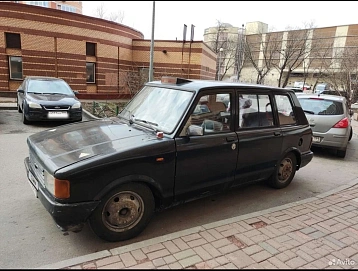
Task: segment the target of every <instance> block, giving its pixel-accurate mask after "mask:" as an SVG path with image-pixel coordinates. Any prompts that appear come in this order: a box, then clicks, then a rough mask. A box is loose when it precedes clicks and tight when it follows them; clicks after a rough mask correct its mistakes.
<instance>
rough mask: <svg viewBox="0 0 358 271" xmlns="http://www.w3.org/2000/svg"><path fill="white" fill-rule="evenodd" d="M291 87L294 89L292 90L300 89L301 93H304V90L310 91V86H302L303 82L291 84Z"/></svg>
mask: <svg viewBox="0 0 358 271" xmlns="http://www.w3.org/2000/svg"><path fill="white" fill-rule="evenodd" d="M293 87H294V88H300V89H302V90H303V91H304V90H310V89H311V86H310V85H307V84H303V82H295V83H294V84H293Z"/></svg>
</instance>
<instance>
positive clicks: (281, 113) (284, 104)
mask: <svg viewBox="0 0 358 271" xmlns="http://www.w3.org/2000/svg"><path fill="white" fill-rule="evenodd" d="M275 100H276V105H277V112H278V118H279V123H280V125H290V124H295V123H296V117H295V114H294V111H293V106H292V103H291V100H290V98H289V97H288V96H287V95H279V94H277V95H275Z"/></svg>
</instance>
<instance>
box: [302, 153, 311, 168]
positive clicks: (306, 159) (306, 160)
mask: <svg viewBox="0 0 358 271" xmlns="http://www.w3.org/2000/svg"><path fill="white" fill-rule="evenodd" d="M312 158H313V152H312V151H308V152H306V153H304V154H302V155H301V165H300V168H303V167H304V166H306V165H307V164H308V163H309V162H311V160H312Z"/></svg>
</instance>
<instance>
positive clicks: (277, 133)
mask: <svg viewBox="0 0 358 271" xmlns="http://www.w3.org/2000/svg"><path fill="white" fill-rule="evenodd" d="M273 134H274V135H275V136H280V135H282V134H281V133H280V132H274V133H273Z"/></svg>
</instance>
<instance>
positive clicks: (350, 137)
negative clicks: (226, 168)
mask: <svg viewBox="0 0 358 271" xmlns="http://www.w3.org/2000/svg"><path fill="white" fill-rule="evenodd" d="M352 137H353V128H352V127H351V132H350V133H349V138H348V141H351V139H352Z"/></svg>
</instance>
